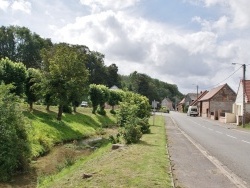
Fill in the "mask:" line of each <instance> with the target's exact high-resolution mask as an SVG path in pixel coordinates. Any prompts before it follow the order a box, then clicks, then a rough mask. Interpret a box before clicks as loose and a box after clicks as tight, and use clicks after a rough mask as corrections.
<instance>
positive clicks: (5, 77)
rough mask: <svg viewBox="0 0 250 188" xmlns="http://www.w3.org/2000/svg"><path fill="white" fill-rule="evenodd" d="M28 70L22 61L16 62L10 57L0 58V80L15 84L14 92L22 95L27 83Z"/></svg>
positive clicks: (12, 90)
mask: <svg viewBox="0 0 250 188" xmlns="http://www.w3.org/2000/svg"><path fill="white" fill-rule="evenodd" d="M26 77H27V72H26V68H25V66H24V65H23V64H22V63H14V62H13V61H11V60H9V59H8V58H4V59H1V60H0V81H1V82H3V83H4V84H13V86H15V87H14V88H12V89H11V92H12V93H15V94H16V95H19V96H22V95H23V94H24V91H25V90H24V88H25V83H26Z"/></svg>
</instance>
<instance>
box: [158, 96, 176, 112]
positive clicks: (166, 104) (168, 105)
mask: <svg viewBox="0 0 250 188" xmlns="http://www.w3.org/2000/svg"><path fill="white" fill-rule="evenodd" d="M161 107H165V108H167V109H169V110H173V102H172V101H171V100H170V99H169V98H166V97H165V98H164V99H163V100H162V101H161Z"/></svg>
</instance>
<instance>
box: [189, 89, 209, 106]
mask: <svg viewBox="0 0 250 188" xmlns="http://www.w3.org/2000/svg"><path fill="white" fill-rule="evenodd" d="M207 93H208V91H207V90H205V91H202V92H201V93H199V96H198V99H196V100H194V101H193V102H192V103H191V104H190V106H195V105H197V102H198V101H199V100H200V99H201V98H202V97H203V96H205V95H206V94H207Z"/></svg>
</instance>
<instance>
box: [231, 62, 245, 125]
mask: <svg viewBox="0 0 250 188" xmlns="http://www.w3.org/2000/svg"><path fill="white" fill-rule="evenodd" d="M232 64H233V65H236V64H238V65H241V66H242V68H243V78H242V89H243V95H242V96H243V101H242V127H245V111H246V101H245V98H246V97H245V95H246V92H245V90H246V86H245V80H246V64H240V63H232Z"/></svg>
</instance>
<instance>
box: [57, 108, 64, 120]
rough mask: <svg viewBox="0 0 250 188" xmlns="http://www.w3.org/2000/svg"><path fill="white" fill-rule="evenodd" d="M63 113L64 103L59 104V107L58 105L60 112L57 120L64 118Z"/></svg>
mask: <svg viewBox="0 0 250 188" xmlns="http://www.w3.org/2000/svg"><path fill="white" fill-rule="evenodd" d="M62 113H63V105H59V107H58V114H57V120H58V121H61V120H62Z"/></svg>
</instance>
